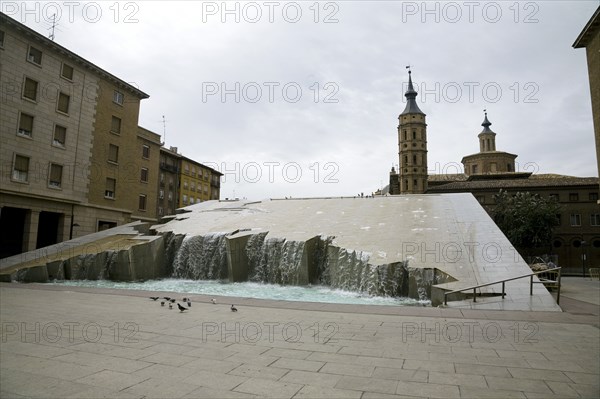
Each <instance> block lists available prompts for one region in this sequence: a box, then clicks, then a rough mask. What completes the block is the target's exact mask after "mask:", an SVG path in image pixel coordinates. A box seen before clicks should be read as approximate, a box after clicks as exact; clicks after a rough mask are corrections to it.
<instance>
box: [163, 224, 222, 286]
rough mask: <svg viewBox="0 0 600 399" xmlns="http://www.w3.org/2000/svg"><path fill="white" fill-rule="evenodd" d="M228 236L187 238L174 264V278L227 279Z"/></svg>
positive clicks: (216, 234) (214, 235)
mask: <svg viewBox="0 0 600 399" xmlns="http://www.w3.org/2000/svg"><path fill="white" fill-rule="evenodd" d="M225 237H226V234H225V233H213V234H207V235H203V236H192V237H185V238H184V239H183V242H182V243H181V246H180V248H179V251H178V252H177V255H176V257H175V262H174V264H173V276H174V277H178V278H189V279H195V280H220V279H226V278H227V249H226V244H225V240H226V238H225Z"/></svg>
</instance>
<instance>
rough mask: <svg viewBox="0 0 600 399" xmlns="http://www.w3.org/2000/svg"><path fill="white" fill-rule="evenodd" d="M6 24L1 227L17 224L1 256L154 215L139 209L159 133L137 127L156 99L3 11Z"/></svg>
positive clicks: (1, 68) (0, 51)
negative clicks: (145, 102) (147, 102)
mask: <svg viewBox="0 0 600 399" xmlns="http://www.w3.org/2000/svg"><path fill="white" fill-rule="evenodd" d="M0 22H1V23H0V59H1V62H0V80H1V84H2V88H3V90H2V108H1V110H0V118H1V119H0V120H1V123H0V140H1V142H2V145H1V146H0V162H1V165H2V172H1V177H0V178H1V184H0V224H1V225H2V226H3V227H4V226H11V229H7V228H2V229H0V230H1V233H0V257H6V256H9V255H14V254H18V253H21V252H25V251H30V250H33V249H36V248H41V247H45V246H48V245H51V244H55V243H58V242H62V241H65V240H68V239H69V238H71V237H79V236H82V235H85V234H89V233H92V232H95V231H98V230H101V229H104V228H108V227H112V226H116V225H118V224H124V223H128V222H130V221H131V220H133V219H134V218H135V219H152V218H155V215H154V209H155V207H152V209H153V211H152V212H150V213H149V214H148V213H144V212H143V211H141V210H140V208H139V206H138V205H139V195H140V193H144V191H143V190H142V187H143V182H142V181H141V180H140V176H141V173H142V172H141V168H142V163H145V164H148V165H147V166H146V167H147V168H148V170H150V169H151V168H152V169H153V170H156V169H157V167H155V166H150V165H151V164H153V163H154V160H153V159H152V156H153V155H152V152H151V153H150V157H151V158H149V159H144V158H143V157H142V155H141V154H142V151H143V150H142V147H141V145H143V144H141V142H140V140H141V141H143V142H153V141H154V142H156V141H158V140H157V137H158V136H155V135H154V136H153V134H150V133H149V132H142V131H141V130H138V126H137V123H138V114H139V103H140V100H141V99H143V98H147V97H148V95H147V94H145V93H143V92H142V91H140V90H139V89H137V88H136V87H133V86H132V85H130V84H128V83H126V82H124V81H123V80H121V79H119V78H117V77H116V76H114V75H112V74H110V73H109V72H107V71H105V70H103V69H101V68H99V67H98V66H96V65H94V64H93V63H91V62H89V61H87V60H85V59H83V58H82V57H80V56H78V55H77V54H75V53H73V52H72V51H70V50H68V49H66V48H64V47H62V46H61V45H59V44H57V43H56V42H54V41H52V40H49V39H48V38H46V37H44V36H43V35H40V34H39V33H37V32H35V31H34V30H32V29H30V28H28V27H26V26H25V25H23V24H21V23H19V22H17V21H15V20H13V19H12V18H10V17H8V16H7V15H5V14H0ZM154 152H155V153H156V164H157V165H158V149H156V150H155V151H154ZM152 175H153V174H152V173H149V178H150V179H152V178H153V177H152ZM154 175H155V176H156V172H154ZM154 178H155V179H157V177H154ZM154 181H157V180H154ZM148 183H149V184H152V183H150V182H148ZM132 185H133V186H135V187H136V190H135V191H133V190H130V188H131V187H132ZM152 193H154V189H153V190H152Z"/></svg>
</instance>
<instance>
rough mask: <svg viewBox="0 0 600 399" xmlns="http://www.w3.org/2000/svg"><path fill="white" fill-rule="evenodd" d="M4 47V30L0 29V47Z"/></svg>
mask: <svg viewBox="0 0 600 399" xmlns="http://www.w3.org/2000/svg"><path fill="white" fill-rule="evenodd" d="M1 47H4V31H3V30H0V48H1Z"/></svg>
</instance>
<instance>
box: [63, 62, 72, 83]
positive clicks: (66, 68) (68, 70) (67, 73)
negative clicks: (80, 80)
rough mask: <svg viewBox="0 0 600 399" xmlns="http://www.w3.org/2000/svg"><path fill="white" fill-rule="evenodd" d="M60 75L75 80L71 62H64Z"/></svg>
mask: <svg viewBox="0 0 600 399" xmlns="http://www.w3.org/2000/svg"><path fill="white" fill-rule="evenodd" d="M60 76H62V77H63V78H65V79H68V80H73V67H72V66H71V65H69V64H62V69H61V70H60Z"/></svg>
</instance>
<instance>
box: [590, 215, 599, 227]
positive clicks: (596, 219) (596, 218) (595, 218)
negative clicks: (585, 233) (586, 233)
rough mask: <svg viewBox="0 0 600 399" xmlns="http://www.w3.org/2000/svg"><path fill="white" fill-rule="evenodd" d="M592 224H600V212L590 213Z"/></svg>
mask: <svg viewBox="0 0 600 399" xmlns="http://www.w3.org/2000/svg"><path fill="white" fill-rule="evenodd" d="M590 226H600V214H599V213H592V214H591V215H590Z"/></svg>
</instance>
